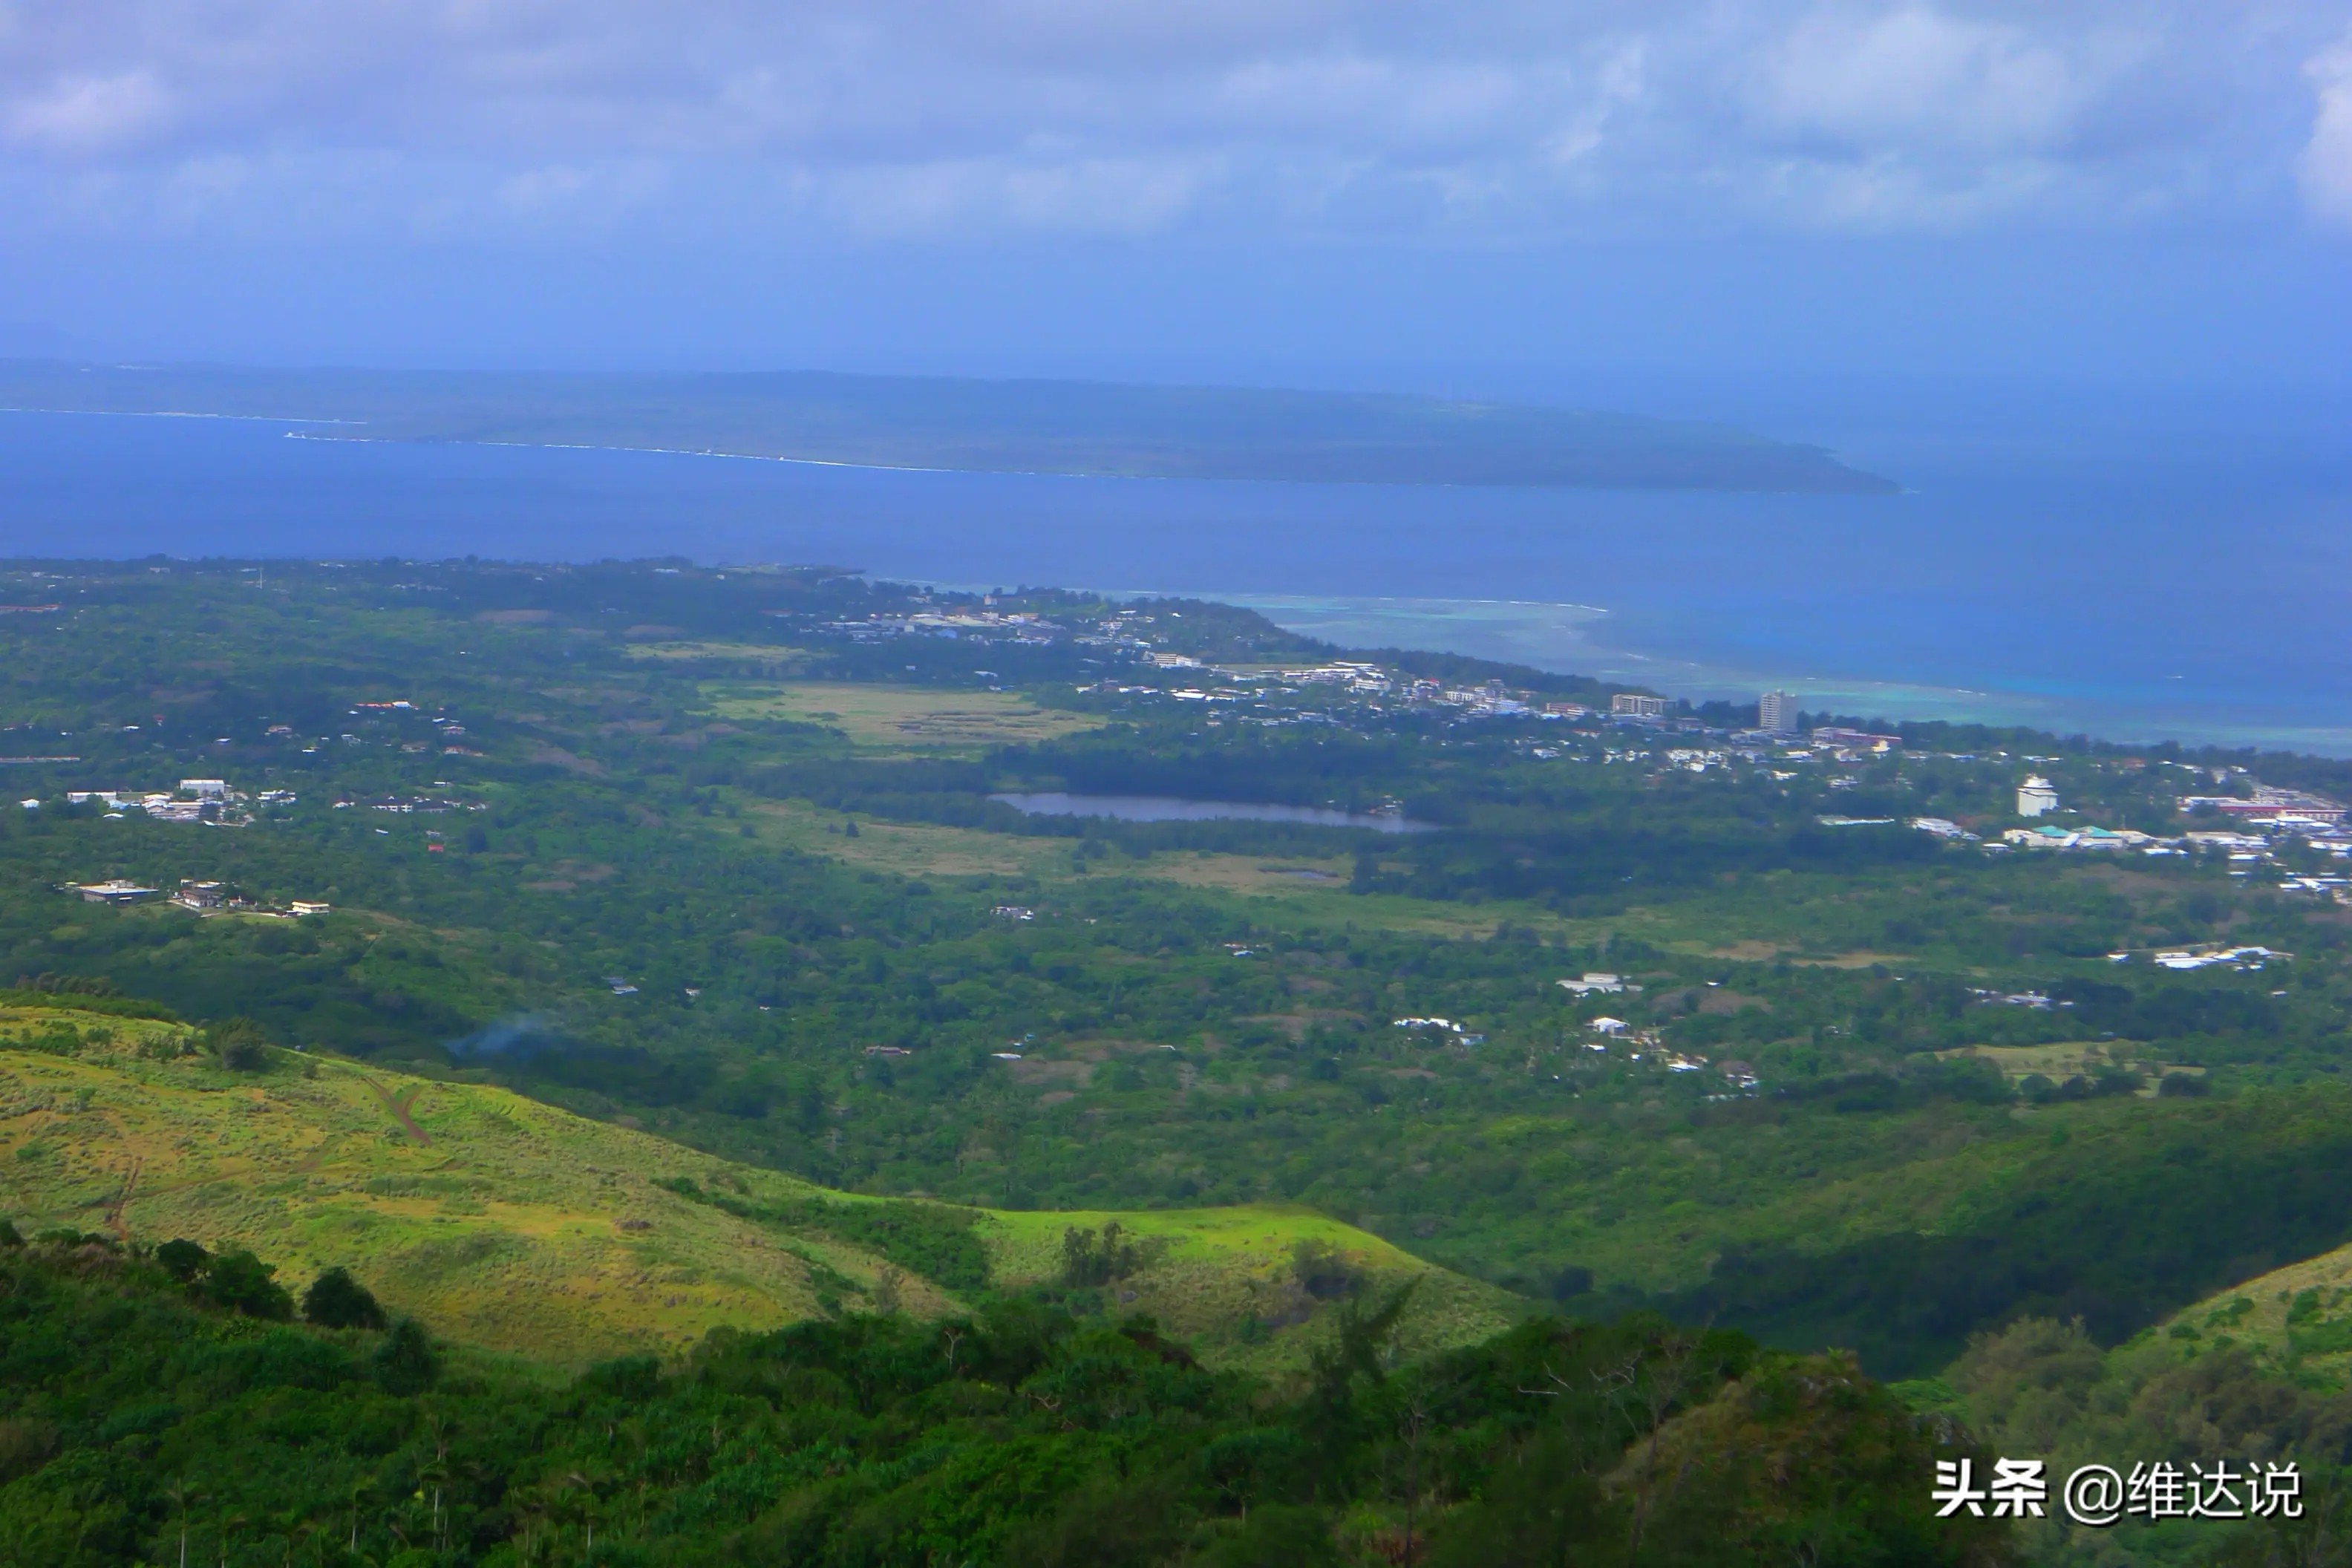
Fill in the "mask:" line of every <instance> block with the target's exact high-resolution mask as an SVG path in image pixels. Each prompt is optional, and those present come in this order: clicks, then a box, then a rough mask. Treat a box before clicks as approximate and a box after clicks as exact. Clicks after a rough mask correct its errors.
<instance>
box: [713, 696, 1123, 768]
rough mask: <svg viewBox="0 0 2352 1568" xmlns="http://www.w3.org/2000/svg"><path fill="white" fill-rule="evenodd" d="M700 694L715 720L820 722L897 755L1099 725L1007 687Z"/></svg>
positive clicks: (1053, 736)
mask: <svg viewBox="0 0 2352 1568" xmlns="http://www.w3.org/2000/svg"><path fill="white" fill-rule="evenodd" d="M702 691H703V699H704V701H705V703H706V704H707V705H708V710H709V713H710V714H711V715H712V716H713V717H716V718H720V719H784V720H790V721H793V722H795V723H803V724H823V725H824V726H826V727H827V728H829V729H834V730H838V731H841V732H842V733H843V734H845V735H846V736H848V737H849V739H850V741H851V742H853V743H854V744H856V746H858V747H860V748H861V749H866V750H870V751H875V752H882V753H890V754H899V755H903V754H905V753H908V752H926V753H931V754H939V753H954V752H978V751H982V750H984V749H985V748H987V747H990V746H999V745H1011V744H1018V743H1024V742H1041V741H1054V740H1059V739H1060V738H1061V737H1063V736H1065V735H1071V734H1076V732H1078V731H1081V730H1092V729H1097V728H1099V727H1100V726H1101V724H1102V723H1103V721H1102V720H1101V719H1098V718H1097V717H1095V716H1093V715H1091V714H1087V713H1065V712H1059V711H1055V710H1049V709H1044V708H1040V707H1038V706H1037V705H1036V704H1035V703H1034V702H1032V701H1030V700H1028V699H1027V698H1025V697H1023V696H1021V695H1019V694H1018V693H1015V692H1010V691H973V690H954V691H941V690H935V689H926V688H922V687H913V686H861V685H855V684H848V683H844V684H840V685H816V684H809V685H793V684H784V685H767V684H764V683H758V682H745V681H712V682H709V683H708V684H706V685H705V686H704V687H703V689H702Z"/></svg>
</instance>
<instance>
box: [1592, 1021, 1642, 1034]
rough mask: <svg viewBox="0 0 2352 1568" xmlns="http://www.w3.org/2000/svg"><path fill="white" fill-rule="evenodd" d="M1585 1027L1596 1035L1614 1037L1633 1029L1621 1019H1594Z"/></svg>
mask: <svg viewBox="0 0 2352 1568" xmlns="http://www.w3.org/2000/svg"><path fill="white" fill-rule="evenodd" d="M1585 1027H1586V1028H1588V1029H1591V1031H1592V1032H1593V1033H1595V1034H1597V1035H1610V1036H1616V1035H1622V1034H1623V1033H1624V1032H1625V1031H1626V1030H1627V1029H1629V1028H1631V1027H1633V1026H1632V1025H1630V1024H1628V1023H1626V1022H1625V1020H1624V1019H1622V1018H1595V1019H1593V1020H1592V1022H1591V1023H1590V1024H1587V1025H1586V1026H1585Z"/></svg>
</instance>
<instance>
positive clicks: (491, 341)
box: [0, 0, 2352, 395]
mask: <svg viewBox="0 0 2352 1568" xmlns="http://www.w3.org/2000/svg"><path fill="white" fill-rule="evenodd" d="M2347 304H2352V8H2347V6H2346V5H2344V4H2342V0H2335V3H2333V4H2322V3H2316V0H2230V3H2227V4H2221V5H2216V4H2212V3H2211V0H1943V3H1937V4H1926V3H1914V0H1822V3H1819V4H1814V3H1808V0H1778V3H1758V0H1389V3H1378V0H1190V3H1184V0H956V3H953V4H947V3H941V0H663V3H662V4H659V5H654V4H647V3H645V0H635V3H624V0H74V3H72V4H59V3H58V0H0V353H60V354H74V353H109V354H116V355H131V356H152V357H155V358H164V359H189V358H210V359H221V360H230V361H243V362H249V363H329V362H331V363H374V364H421V365H453V366H455V365H514V366H522V365H547V366H569V367H580V368H635V367H665V368H667V367H680V368H718V369H731V368H772V367H799V366H818V367H825V368H837V369H870V370H894V371H920V372H949V373H955V374H987V375H1003V374H1082V375H1108V376H1122V377H1134V378H1139V379H1163V380H1169V379H1172V380H1191V381H1200V380H1233V381H1252V382H1260V383H1289V384H1332V385H1392V386H1397V387H1400V388H1405V389H1413V390H1432V391H1440V392H1447V391H1453V392H1460V393H1465V394H1478V395H1494V394H1496V393H1523V394H1526V395H1564V394H1566V393H1568V392H1572V391H1574V390H1575V389H1576V388H1577V386H1579V385H1580V384H1588V385H1601V384H1613V385H1617V386H1621V387H1625V388H1635V387H1638V386H1640V385H1642V384H1644V381H1643V378H1645V377H1647V378H1651V380H1652V381H1654V383H1656V384H1661V385H1663V384H1667V383H1670V382H1674V381H1675V379H1676V378H1680V379H1681V381H1682V382H1683V383H1685V384H1687V383H1689V382H1691V381H1692V380H1694V379H1705V378H1708V377H1715V378H1741V377H1745V378H1749V379H1751V380H1753V379H1756V378H1770V377H1773V376H1798V375H1804V376H1813V377H1822V376H1832V377H1833V376H1840V375H1850V376H1882V377H1883V376H1887V375H1897V374H1925V375H1944V376H1956V377H1969V376H1977V377H1990V378H2012V379H2015V378H2024V379H2035V380H2042V381H2046V382H2052V383H2057V382H2100V381H2111V382H2112V381H2124V382H2136V383H2141V384H2145V383H2147V382H2150V381H2156V382H2162V383H2167V384H2183V385H2190V384H2202V383H2206V382H2227V383H2233V384H2257V385H2260V384H2280V385H2286V384H2302V383H2306V382H2313V383H2330V382H2333V383H2336V384H2341V383H2342V382H2343V381H2344V380H2345V379H2346V378H2347V375H2352V372H2348V371H2347V368H2346V367H2347V365H2352V352H2347V351H2352V310H2347Z"/></svg>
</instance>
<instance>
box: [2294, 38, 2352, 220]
mask: <svg viewBox="0 0 2352 1568" xmlns="http://www.w3.org/2000/svg"><path fill="white" fill-rule="evenodd" d="M2305 69H2306V71H2307V72H2308V74H2309V75H2310V78H2311V81H2312V85H2313V87H2314V88H2315V90H2316V92H2317V94H2318V100H2319V107H2318V113H2317V114H2316V115H2315V116H2314V118H2313V122H2312V127H2311V140H2310V141H2309V142H2305V144H2304V149H2303V157H2302V160H2301V163H2300V165H2299V169H2298V173H2299V174H2301V175H2302V180H2303V194H2304V199H2305V202H2307V203H2308V204H2309V205H2310V207H2311V211H2312V213H2313V214H2314V215H2315V216H2318V217H2320V218H2323V219H2326V220H2327V221H2329V222H2333V223H2340V224H2352V34H2347V35H2346V37H2344V39H2343V41H2342V42H2340V43H2338V44H2337V45H2336V47H2334V48H2332V49H2329V50H2327V51H2326V52H2325V53H2323V54H2320V55H2317V56H2315V57H2314V58H2313V59H2312V60H2311V62H2310V64H2309V65H2308V66H2307V67H2306V68H2305Z"/></svg>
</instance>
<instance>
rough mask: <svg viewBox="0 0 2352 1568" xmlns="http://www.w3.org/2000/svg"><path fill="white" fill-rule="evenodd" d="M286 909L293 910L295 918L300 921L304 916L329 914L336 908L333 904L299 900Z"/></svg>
mask: <svg viewBox="0 0 2352 1568" xmlns="http://www.w3.org/2000/svg"><path fill="white" fill-rule="evenodd" d="M286 907H287V908H288V909H289V910H293V911H294V915H295V918H297V919H298V920H299V919H300V918H301V917H302V916H304V915H323V914H327V913H329V912H330V911H331V910H333V909H334V907H335V906H334V905H332V904H320V903H311V902H310V901H308V900H302V899H297V900H294V901H293V902H292V903H290V904H289V905H287V906H286Z"/></svg>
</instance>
